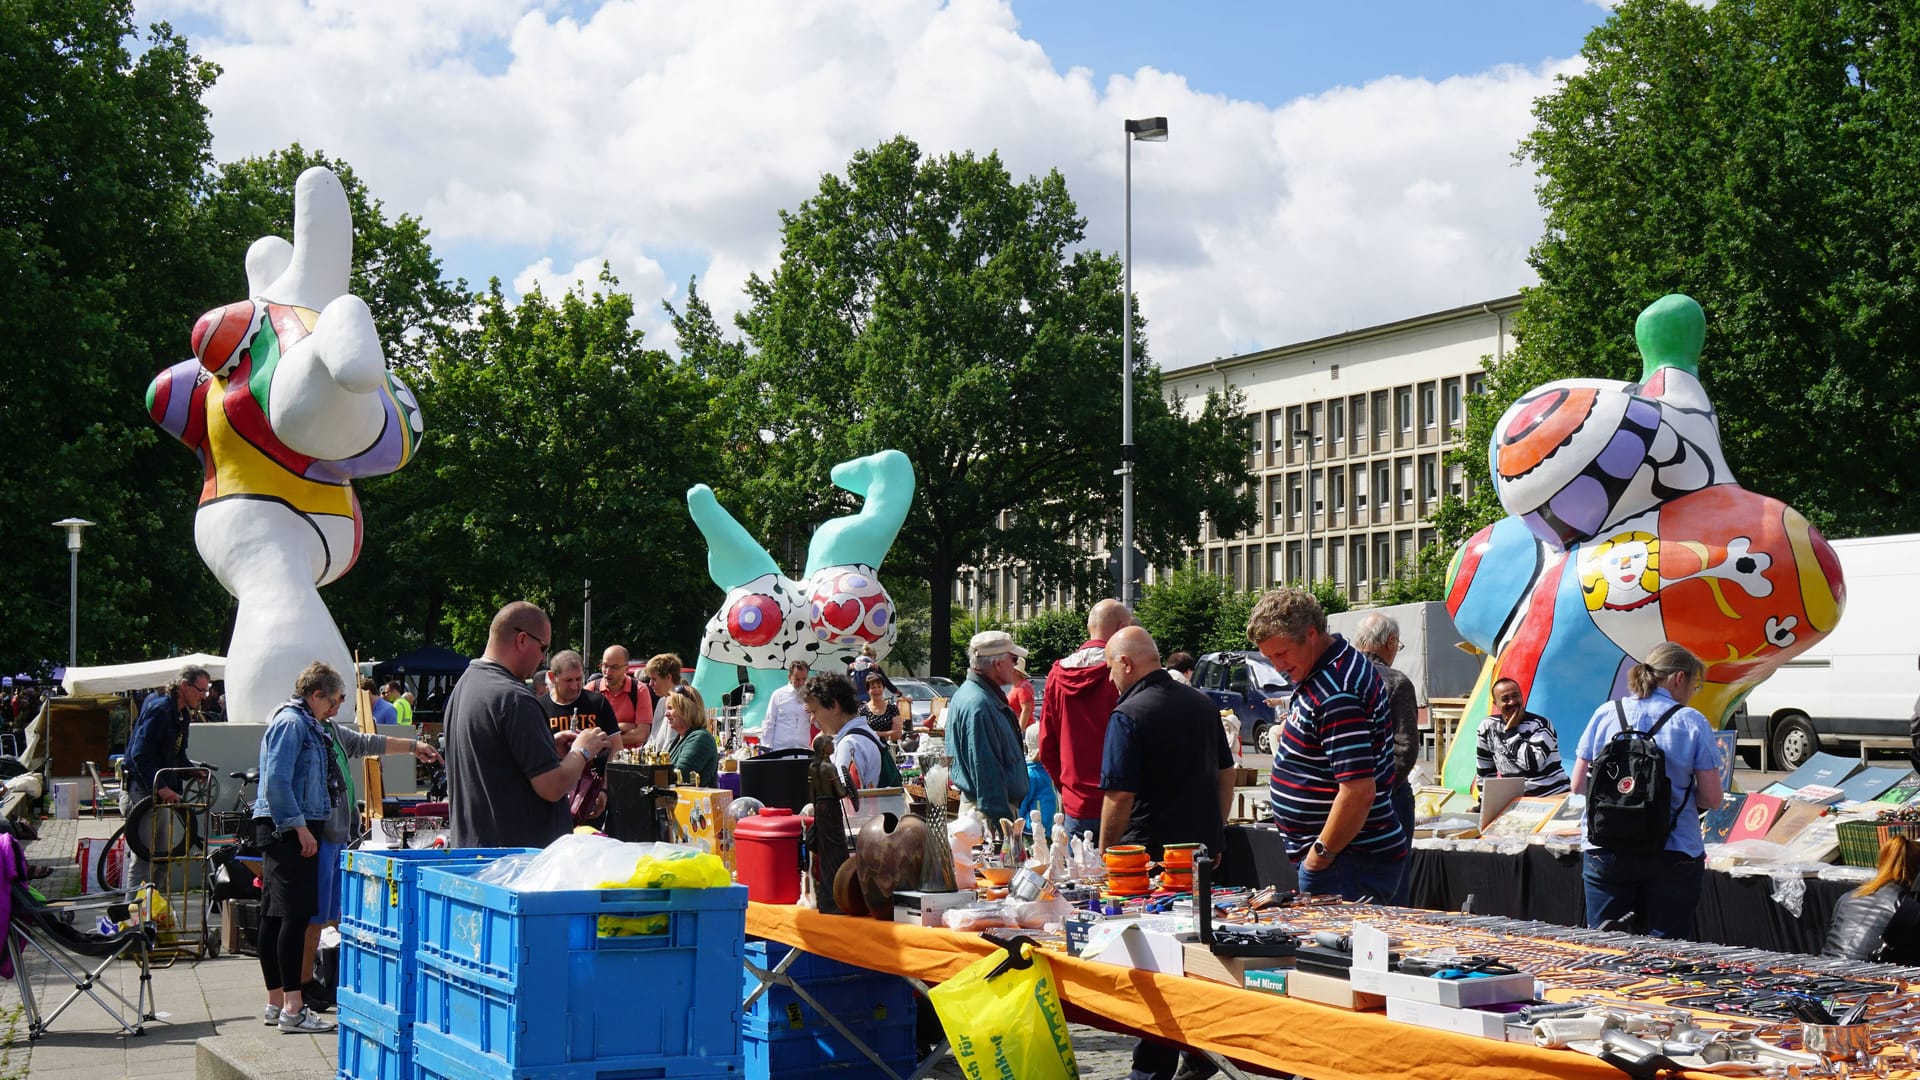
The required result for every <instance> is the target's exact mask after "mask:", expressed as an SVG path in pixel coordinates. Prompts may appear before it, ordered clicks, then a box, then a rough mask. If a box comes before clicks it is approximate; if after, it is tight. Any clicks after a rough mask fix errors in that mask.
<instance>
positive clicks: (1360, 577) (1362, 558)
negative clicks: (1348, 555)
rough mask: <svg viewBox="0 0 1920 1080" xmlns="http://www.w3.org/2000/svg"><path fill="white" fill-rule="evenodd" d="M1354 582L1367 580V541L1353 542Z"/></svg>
mask: <svg viewBox="0 0 1920 1080" xmlns="http://www.w3.org/2000/svg"><path fill="white" fill-rule="evenodd" d="M1353 580H1355V581H1365V580H1367V542H1366V541H1365V540H1355V541H1354V542H1353Z"/></svg>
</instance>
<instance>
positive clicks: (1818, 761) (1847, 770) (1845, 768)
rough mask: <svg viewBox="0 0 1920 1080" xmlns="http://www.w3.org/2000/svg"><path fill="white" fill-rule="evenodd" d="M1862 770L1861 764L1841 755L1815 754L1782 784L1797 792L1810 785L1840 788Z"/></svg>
mask: <svg viewBox="0 0 1920 1080" xmlns="http://www.w3.org/2000/svg"><path fill="white" fill-rule="evenodd" d="M1860 768H1861V766H1860V762H1858V761H1856V760H1853V759H1850V758H1843V757H1841V756H1840V755H1839V754H1815V755H1813V756H1812V757H1810V758H1808V759H1807V763H1806V764H1805V765H1802V766H1800V767H1799V768H1797V769H1795V770H1793V772H1792V773H1790V774H1788V776H1787V778H1786V779H1785V780H1782V781H1780V782H1781V783H1783V784H1785V785H1787V786H1788V787H1790V788H1794V789H1796V790H1798V789H1799V788H1803V787H1806V786H1807V785H1808V784H1820V785H1822V786H1824V787H1839V786H1840V784H1841V782H1842V781H1844V780H1845V779H1846V778H1847V777H1849V776H1852V775H1853V774H1854V773H1857V772H1859V771H1860Z"/></svg>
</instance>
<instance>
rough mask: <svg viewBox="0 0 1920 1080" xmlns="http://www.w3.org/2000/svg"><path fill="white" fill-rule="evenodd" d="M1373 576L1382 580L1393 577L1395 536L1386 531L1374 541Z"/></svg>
mask: <svg viewBox="0 0 1920 1080" xmlns="http://www.w3.org/2000/svg"><path fill="white" fill-rule="evenodd" d="M1373 576H1374V577H1375V578H1376V579H1377V580H1380V581H1386V580H1387V579H1389V578H1391V577H1393V538H1392V537H1389V536H1388V535H1387V534H1385V533H1381V534H1380V535H1379V536H1377V537H1375V538H1374V541H1373Z"/></svg>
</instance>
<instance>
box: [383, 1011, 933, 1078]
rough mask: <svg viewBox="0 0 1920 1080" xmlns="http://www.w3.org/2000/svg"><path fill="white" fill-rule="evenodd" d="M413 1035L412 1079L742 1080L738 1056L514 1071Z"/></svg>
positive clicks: (448, 1041)
mask: <svg viewBox="0 0 1920 1080" xmlns="http://www.w3.org/2000/svg"><path fill="white" fill-rule="evenodd" d="M413 1032H414V1034H413V1039H414V1042H413V1075H414V1076H415V1077H417V1078H418V1080H742V1078H743V1076H744V1071H743V1070H744V1065H743V1064H742V1063H741V1059H740V1058H738V1057H735V1058H731V1059H726V1058H723V1059H718V1060H715V1059H711V1058H603V1059H601V1060H599V1061H586V1062H581V1063H579V1064H575V1065H540V1066H534V1067H532V1068H521V1069H515V1068H511V1067H509V1066H507V1065H504V1064H502V1063H501V1061H500V1059H499V1058H497V1057H494V1056H493V1055H491V1054H482V1053H480V1052H479V1051H477V1050H475V1049H473V1048H472V1047H470V1046H466V1045H464V1044H462V1043H461V1042H459V1041H458V1040H456V1039H453V1038H451V1037H449V1036H447V1035H442V1034H441V1033H440V1032H437V1031H435V1030H433V1029H432V1028H430V1027H427V1026H426V1025H424V1024H415V1025H414V1029H413ZM869 1064H871V1063H869ZM835 1075H836V1076H838V1074H835ZM902 1075H905V1074H904V1073H903V1074H902ZM849 1080H850V1078H849Z"/></svg>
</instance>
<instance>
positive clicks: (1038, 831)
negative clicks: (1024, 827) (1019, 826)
mask: <svg viewBox="0 0 1920 1080" xmlns="http://www.w3.org/2000/svg"><path fill="white" fill-rule="evenodd" d="M1027 816H1028V824H1030V825H1031V826H1032V827H1033V846H1031V847H1029V848H1028V849H1027V865H1028V866H1031V867H1033V868H1035V869H1036V870H1040V871H1043V872H1044V871H1045V870H1046V868H1047V866H1048V865H1049V863H1048V859H1047V830H1046V826H1044V825H1042V824H1040V811H1039V810H1037V809H1036V810H1034V811H1032V812H1031V813H1030V814H1028V815H1027Z"/></svg>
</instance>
